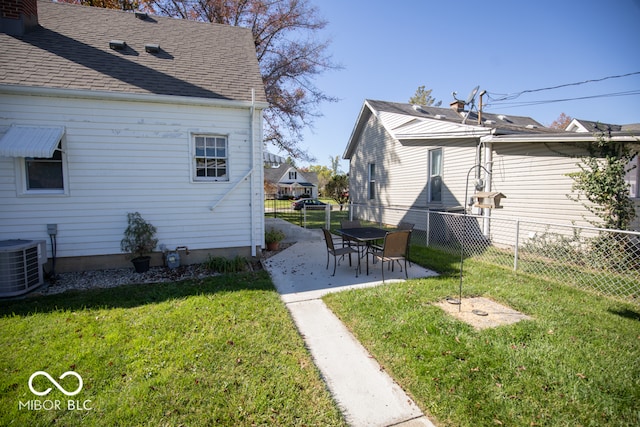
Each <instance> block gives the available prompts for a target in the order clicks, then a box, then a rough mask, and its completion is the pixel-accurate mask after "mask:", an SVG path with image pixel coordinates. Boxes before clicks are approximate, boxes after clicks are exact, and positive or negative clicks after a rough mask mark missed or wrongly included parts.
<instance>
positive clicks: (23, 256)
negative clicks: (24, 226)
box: [0, 241, 43, 296]
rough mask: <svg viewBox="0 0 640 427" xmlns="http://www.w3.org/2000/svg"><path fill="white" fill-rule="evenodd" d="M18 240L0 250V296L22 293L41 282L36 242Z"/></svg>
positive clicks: (39, 260)
mask: <svg viewBox="0 0 640 427" xmlns="http://www.w3.org/2000/svg"><path fill="white" fill-rule="evenodd" d="M19 242H21V243H22V245H17V246H15V247H8V246H7V245H3V246H2V249H3V250H2V251H0V296H15V295H20V294H24V293H26V292H28V291H30V290H31V289H33V288H35V287H38V286H39V285H41V284H42V283H43V277H42V268H41V259H40V257H41V254H39V252H38V242H28V241H27V242H25V241H19ZM25 243H27V244H25Z"/></svg>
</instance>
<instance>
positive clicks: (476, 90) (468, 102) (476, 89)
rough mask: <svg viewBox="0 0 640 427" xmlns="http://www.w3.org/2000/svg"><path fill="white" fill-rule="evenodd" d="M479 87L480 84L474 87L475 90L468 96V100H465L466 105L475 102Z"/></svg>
mask: <svg viewBox="0 0 640 427" xmlns="http://www.w3.org/2000/svg"><path fill="white" fill-rule="evenodd" d="M478 89H480V86H476V87H474V88H473V90H472V91H471V93H470V94H469V96H468V97H467V100H466V101H464V104H465V105H468V104H471V103H473V100H474V98H475V97H476V93H478Z"/></svg>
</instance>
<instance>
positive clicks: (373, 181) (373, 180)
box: [368, 163, 376, 200]
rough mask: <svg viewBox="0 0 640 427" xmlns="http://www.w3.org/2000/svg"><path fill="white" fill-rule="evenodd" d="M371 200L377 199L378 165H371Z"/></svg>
mask: <svg viewBox="0 0 640 427" xmlns="http://www.w3.org/2000/svg"><path fill="white" fill-rule="evenodd" d="M368 169H369V177H368V182H369V200H374V199H375V198H376V164H375V163H369V168H368Z"/></svg>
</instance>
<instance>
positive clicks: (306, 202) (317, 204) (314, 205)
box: [291, 199, 331, 211]
mask: <svg viewBox="0 0 640 427" xmlns="http://www.w3.org/2000/svg"><path fill="white" fill-rule="evenodd" d="M303 206H306V208H307V209H319V210H324V209H326V206H327V204H326V203H324V202H321V201H320V200H318V199H300V200H298V201H297V202H293V203H291V207H292V208H293V209H294V210H296V211H299V210H301V209H302V207H303ZM329 209H331V208H329Z"/></svg>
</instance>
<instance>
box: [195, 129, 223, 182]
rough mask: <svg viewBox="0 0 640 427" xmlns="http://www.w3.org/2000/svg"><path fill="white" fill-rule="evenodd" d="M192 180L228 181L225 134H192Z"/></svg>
mask: <svg viewBox="0 0 640 427" xmlns="http://www.w3.org/2000/svg"><path fill="white" fill-rule="evenodd" d="M194 145H195V147H194V148H195V149H194V156H193V163H194V177H193V179H194V181H229V157H228V156H229V147H228V141H227V137H226V136H221V135H194Z"/></svg>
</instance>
